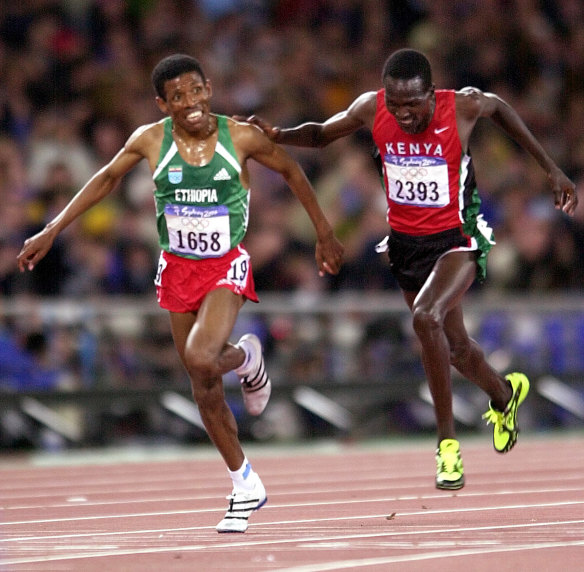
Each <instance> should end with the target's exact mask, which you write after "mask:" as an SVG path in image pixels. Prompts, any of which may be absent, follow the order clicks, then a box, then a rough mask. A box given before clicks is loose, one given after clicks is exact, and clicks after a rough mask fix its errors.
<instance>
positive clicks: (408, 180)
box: [385, 155, 450, 208]
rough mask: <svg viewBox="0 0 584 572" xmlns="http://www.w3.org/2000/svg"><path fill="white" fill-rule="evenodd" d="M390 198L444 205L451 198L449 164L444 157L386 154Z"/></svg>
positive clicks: (421, 204)
mask: <svg viewBox="0 0 584 572" xmlns="http://www.w3.org/2000/svg"><path fill="white" fill-rule="evenodd" d="M385 172H386V174H387V182H388V190H389V198H390V199H391V200H392V201H395V202H396V203H400V204H403V205H412V206H418V207H430V208H440V207H445V206H446V205H447V204H448V203H449V202H450V191H449V185H448V165H447V163H446V160H445V159H443V158H442V157H401V156H399V155H386V156H385Z"/></svg>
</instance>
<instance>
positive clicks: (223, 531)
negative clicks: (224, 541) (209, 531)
mask: <svg viewBox="0 0 584 572" xmlns="http://www.w3.org/2000/svg"><path fill="white" fill-rule="evenodd" d="M267 502H268V497H266V498H265V499H264V500H263V501H262V502H261V503H259V504H258V506H256V507H255V508H254V509H253V512H255V511H256V510H260V508H262V507H263V506H264V505H265V504H266V503H267ZM250 516H251V515H250ZM248 518H249V517H248ZM246 522H247V519H246ZM247 528H248V527H247V526H246V527H245V530H227V529H226V530H219V529H218V528H216V529H215V530H217V532H218V533H219V534H243V533H244V532H245V531H246V530H247Z"/></svg>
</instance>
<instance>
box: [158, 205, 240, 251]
mask: <svg viewBox="0 0 584 572" xmlns="http://www.w3.org/2000/svg"><path fill="white" fill-rule="evenodd" d="M164 218H165V219H166V227H167V229H168V244H169V247H170V250H171V252H174V253H176V254H183V255H185V254H186V255H190V256H198V257H200V258H217V257H219V256H223V255H224V254H226V253H227V252H229V250H231V232H230V226H229V210H228V209H227V207H226V206H224V205H221V206H218V207H199V206H189V205H166V206H165V207H164Z"/></svg>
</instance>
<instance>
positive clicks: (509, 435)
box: [483, 373, 529, 453]
mask: <svg viewBox="0 0 584 572" xmlns="http://www.w3.org/2000/svg"><path fill="white" fill-rule="evenodd" d="M505 379H507V380H508V381H509V382H510V383H511V387H512V388H513V395H512V396H511V399H510V400H509V403H507V407H505V411H499V410H497V409H495V408H494V407H493V406H492V405H491V403H490V402H489V410H488V411H487V412H486V413H485V414H484V415H483V419H486V420H487V425H488V424H489V423H492V424H493V447H495V451H497V453H507V452H508V451H511V449H513V446H514V445H515V443H516V442H517V433H518V432H519V427H518V426H517V409H518V408H519V406H520V405H521V404H522V403H523V401H524V399H525V398H526V397H527V393H528V392H529V380H528V379H527V377H526V376H525V375H523V374H522V373H510V374H509V375H506V376H505Z"/></svg>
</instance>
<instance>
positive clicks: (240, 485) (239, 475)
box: [227, 457, 259, 491]
mask: <svg viewBox="0 0 584 572" xmlns="http://www.w3.org/2000/svg"><path fill="white" fill-rule="evenodd" d="M227 472H228V473H229V476H230V477H231V480H232V481H233V487H234V488H236V489H239V490H244V491H251V490H252V489H253V488H254V487H255V485H256V483H257V481H258V479H259V476H258V474H257V473H256V472H255V471H254V470H253V469H252V467H251V464H250V462H249V461H248V460H247V457H245V458H244V459H243V464H242V465H241V467H240V468H239V469H237V471H230V470H229V469H227Z"/></svg>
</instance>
